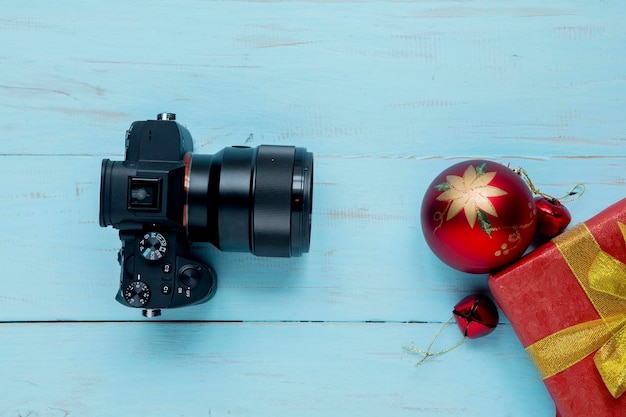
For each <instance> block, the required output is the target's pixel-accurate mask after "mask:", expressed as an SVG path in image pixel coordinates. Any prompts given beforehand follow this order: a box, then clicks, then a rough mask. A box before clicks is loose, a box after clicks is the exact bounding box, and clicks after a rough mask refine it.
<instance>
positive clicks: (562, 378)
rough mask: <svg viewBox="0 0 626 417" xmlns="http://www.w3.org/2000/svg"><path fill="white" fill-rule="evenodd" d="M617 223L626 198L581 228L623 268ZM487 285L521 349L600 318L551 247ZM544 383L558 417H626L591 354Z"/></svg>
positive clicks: (625, 400) (624, 250)
mask: <svg viewBox="0 0 626 417" xmlns="http://www.w3.org/2000/svg"><path fill="white" fill-rule="evenodd" d="M618 222H622V223H625V224H626V199H624V200H621V201H619V202H617V203H615V204H614V205H612V206H610V207H608V208H607V209H605V210H604V211H602V212H601V213H599V214H598V215H596V216H594V217H593V218H591V219H589V220H588V221H586V222H585V224H586V225H587V227H588V228H589V230H590V231H591V233H592V235H593V236H594V238H595V240H596V241H597V242H598V244H599V246H600V248H601V249H602V250H603V251H605V252H606V253H608V254H609V255H611V256H613V257H614V258H616V259H617V260H619V261H621V262H623V263H626V243H625V242H624V236H623V234H622V232H621V230H620V228H619V226H618ZM566 233H567V232H566ZM565 236H566V235H565ZM624 279H625V280H626V277H624ZM489 286H490V288H491V291H492V293H493V296H494V298H495V299H496V301H497V303H498V305H499V306H500V308H501V309H502V312H503V313H504V315H505V316H506V317H507V318H508V319H509V321H510V322H511V325H512V327H513V330H514V331H515V333H516V334H517V336H518V337H519V339H520V341H521V343H522V345H523V346H524V347H525V348H526V347H528V346H530V345H532V344H533V343H535V342H537V341H538V340H541V339H543V338H544V337H546V336H549V335H552V334H554V333H556V332H558V331H560V330H562V329H565V328H567V327H570V326H573V325H576V324H578V323H582V322H587V321H591V320H596V319H598V318H600V316H599V314H598V312H597V311H596V309H595V308H594V306H593V304H592V302H591V301H590V300H589V298H588V297H587V294H586V293H585V292H584V290H583V289H582V288H581V286H580V284H579V282H578V281H577V280H576V278H575V277H574V275H573V273H572V271H571V270H570V267H569V266H568V264H567V262H566V261H565V259H564V258H563V256H562V255H561V252H560V251H559V249H558V248H557V247H556V245H555V244H554V243H553V242H548V243H546V244H544V245H542V246H540V247H539V248H537V249H535V250H534V251H532V252H530V253H529V254H527V255H526V256H524V257H523V258H521V259H520V260H519V261H517V262H516V263H515V264H513V265H511V266H509V267H507V268H506V269H504V270H502V271H500V272H498V273H496V274H494V275H492V276H490V277H489ZM625 304H626V302H625ZM625 310H626V305H625ZM544 383H545V385H546V388H547V389H548V392H549V393H550V395H551V397H552V399H553V400H554V403H555V405H556V410H557V416H558V415H560V416H562V417H626V394H624V395H622V396H621V397H619V398H617V399H616V398H613V396H612V395H611V393H610V392H609V390H608V389H607V387H606V385H605V384H604V382H603V380H602V377H601V376H600V374H599V372H598V370H597V368H596V366H595V364H594V361H593V353H592V354H590V355H589V356H587V357H585V358H584V359H583V360H581V361H580V362H578V363H576V364H574V365H572V366H571V367H569V368H567V369H566V370H564V371H563V372H561V373H558V374H556V375H554V376H552V377H549V378H547V379H545V380H544Z"/></svg>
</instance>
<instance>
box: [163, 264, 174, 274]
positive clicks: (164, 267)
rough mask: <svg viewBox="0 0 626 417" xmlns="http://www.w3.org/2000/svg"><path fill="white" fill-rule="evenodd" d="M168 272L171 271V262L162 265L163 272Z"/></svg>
mask: <svg viewBox="0 0 626 417" xmlns="http://www.w3.org/2000/svg"><path fill="white" fill-rule="evenodd" d="M170 272H172V264H169V263H167V264H165V265H163V273H164V274H169V273H170Z"/></svg>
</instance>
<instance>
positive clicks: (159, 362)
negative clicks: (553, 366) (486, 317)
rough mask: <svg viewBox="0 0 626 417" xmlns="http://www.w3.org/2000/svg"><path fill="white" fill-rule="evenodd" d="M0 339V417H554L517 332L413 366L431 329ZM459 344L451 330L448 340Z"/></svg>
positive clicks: (202, 328) (221, 327)
mask: <svg viewBox="0 0 626 417" xmlns="http://www.w3.org/2000/svg"><path fill="white" fill-rule="evenodd" d="M0 330H1V332H2V343H1V344H0V354H1V355H0V356H1V357H2V358H3V362H2V363H3V365H2V373H1V374H0V384H1V385H2V387H3V388H2V397H1V400H0V416H3V417H4V416H6V417H9V416H10V417H13V416H18V415H21V416H27V415H40V416H71V415H89V416H110V415H119V416H131V415H151V416H154V417H160V416H172V415H176V416H198V415H207V416H225V415H229V416H249V415H255V416H280V415H289V416H294V415H297V416H319V415H361V416H375V415H394V416H399V417H401V416H436V415H446V416H449V417H457V416H458V417H468V416H470V417H472V416H476V417H478V416H484V415H485V410H488V411H489V414H490V415H506V416H511V417H536V416H549V415H553V414H554V406H553V405H552V403H551V401H550V399H549V397H548V395H547V393H546V391H545V388H544V387H543V384H542V383H541V382H540V381H539V379H538V377H537V376H536V373H535V371H534V369H533V368H532V366H531V365H530V363H529V361H528V359H527V357H526V355H525V353H524V351H523V350H522V348H521V346H520V345H519V343H518V342H517V340H516V339H515V337H514V336H513V334H512V332H511V329H510V327H509V326H502V327H501V328H499V329H497V330H496V332H494V333H492V334H491V335H489V336H488V337H486V338H484V339H478V340H475V341H470V342H468V343H466V344H465V345H463V346H461V347H459V348H458V349H457V350H456V351H453V352H450V353H448V354H446V355H444V356H441V357H438V358H431V360H430V361H429V362H425V363H424V364H423V365H422V366H421V367H418V368H415V367H414V366H413V365H414V363H415V362H416V360H417V359H418V358H417V356H416V355H412V354H409V353H406V352H404V351H403V350H402V348H401V346H403V345H405V344H408V343H410V341H411V340H412V339H414V340H415V341H416V343H418V344H420V343H421V344H424V343H425V344H427V343H428V341H430V339H431V338H432V336H433V334H434V333H435V332H436V330H437V325H424V324H374V323H370V324H363V323H362V324H340V323H273V324H272V323H207V324H202V323H169V324H168V323H152V324H148V323H143V324H141V323H135V324H133V323H65V324H62V323H59V324H13V325H7V324H4V325H0ZM458 337H459V334H458V331H457V330H456V329H453V328H452V327H450V328H449V329H446V330H445V331H444V333H443V334H442V340H441V343H442V344H444V346H445V343H451V342H453V341H454V340H458ZM513 375H514V377H512V376H513ZM511 392H517V393H518V394H519V395H511ZM520 393H521V394H520ZM530 398H532V401H528V399H530Z"/></svg>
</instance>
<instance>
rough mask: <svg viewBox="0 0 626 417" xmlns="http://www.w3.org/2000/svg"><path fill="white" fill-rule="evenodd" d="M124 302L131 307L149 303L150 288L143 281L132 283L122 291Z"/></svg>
mask: <svg viewBox="0 0 626 417" xmlns="http://www.w3.org/2000/svg"><path fill="white" fill-rule="evenodd" d="M124 300H126V302H127V303H128V304H129V305H131V306H133V307H141V306H144V305H146V303H148V301H150V287H149V286H148V284H146V283H145V282H143V281H133V282H131V283H130V284H128V286H127V287H126V289H125V290H124Z"/></svg>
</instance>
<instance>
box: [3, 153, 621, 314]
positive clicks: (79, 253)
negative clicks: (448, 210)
mask: <svg viewBox="0 0 626 417" xmlns="http://www.w3.org/2000/svg"><path fill="white" fill-rule="evenodd" d="M456 161H457V160H456V159H454V160H450V159H442V158H438V159H421V160H420V159H414V158H386V157H364V158H343V157H331V156H321V157H320V158H318V159H317V162H316V169H315V175H316V177H315V179H316V184H315V188H314V213H313V225H312V241H311V251H310V253H308V254H305V255H304V256H303V257H301V258H291V259H277V258H257V257H254V256H252V255H250V254H241V253H223V252H219V251H217V250H216V249H215V248H213V247H212V246H211V245H209V244H200V243H199V244H194V246H193V247H194V250H193V253H194V255H196V256H197V257H198V258H200V259H202V260H204V261H206V262H208V263H210V264H212V265H213V266H214V267H215V268H216V270H217V272H218V274H219V277H220V278H219V279H220V281H219V289H218V292H217V295H216V296H215V297H214V299H213V300H211V301H210V302H209V303H208V304H205V305H201V306H197V307H191V308H185V309H181V310H170V311H168V312H167V313H166V314H165V315H164V316H163V318H164V319H166V320H167V319H193V320H198V319H199V320H253V321H256V320H330V321H344V320H347V321H353V320H356V321H365V320H384V321H416V320H417V321H429V322H441V321H444V320H445V319H446V318H447V316H448V314H449V312H450V309H451V308H452V306H453V305H454V304H455V303H456V302H457V301H458V300H460V299H461V298H462V297H463V296H464V295H466V294H468V293H470V292H474V291H486V280H485V275H477V276H474V275H469V274H464V273H460V272H458V271H455V270H452V269H451V268H449V267H447V266H446V265H444V264H443V263H441V262H440V261H439V260H438V259H437V258H435V256H434V255H433V254H432V253H431V252H430V250H429V249H428V247H427V246H426V245H425V241H424V239H423V237H422V232H421V229H420V223H419V207H420V204H421V196H422V195H423V193H424V192H425V189H426V187H427V186H428V182H430V181H431V179H432V178H434V176H435V175H436V173H438V172H440V171H441V170H442V169H444V168H445V167H447V166H449V165H450V164H452V163H454V162H456ZM509 161H510V162H511V163H512V164H513V166H518V165H523V166H525V167H526V169H527V170H528V172H529V173H530V174H531V175H532V176H533V178H534V179H535V183H536V186H537V187H539V188H540V189H542V190H543V191H545V192H548V193H553V194H554V195H559V194H563V193H565V192H566V191H567V190H569V188H570V187H571V186H572V185H574V184H575V183H577V182H585V183H586V184H587V191H586V193H585V194H584V195H583V197H582V198H581V199H579V200H577V201H575V202H572V203H570V204H568V206H569V207H570V210H571V211H572V213H573V216H574V220H573V222H574V223H576V222H578V221H583V220H585V219H587V218H589V217H591V216H592V215H593V214H595V213H597V212H598V211H600V210H602V209H603V208H604V207H605V206H606V205H608V204H610V202H612V201H617V200H618V199H619V198H621V197H623V196H624V195H625V194H626V193H625V189H624V182H623V176H622V170H621V169H616V168H615V167H620V166H623V165H624V158H623V157H615V158H584V159H571V158H553V159H548V160H544V159H519V158H510V159H509V158H506V159H504V158H503V159H502V162H504V163H507V162H509ZM0 165H1V166H2V167H3V169H4V172H6V173H7V174H8V175H4V176H1V177H0V190H1V191H0V202H1V203H0V228H1V230H3V232H4V234H5V237H6V238H5V239H2V240H0V253H2V254H3V256H5V257H6V258H5V259H7V260H11V262H7V263H5V266H4V268H5V274H6V275H5V276H7V277H10V279H7V280H5V283H4V290H3V292H2V294H0V320H4V321H21V320H134V319H138V318H139V312H138V311H137V310H135V309H129V308H126V307H123V306H121V305H118V304H117V303H116V302H115V301H114V300H113V296H114V294H115V293H116V291H117V290H116V286H117V285H118V280H119V265H118V263H117V261H116V259H117V251H118V250H119V247H120V242H119V239H118V237H117V232H116V231H115V230H114V229H112V228H108V229H103V228H101V227H99V225H98V220H97V219H98V200H99V176H100V158H97V157H62V156H58V157H45V156H41V157H34V156H28V157H27V156H21V157H1V158H0ZM612 167H613V168H612ZM16 179H18V180H17V181H16Z"/></svg>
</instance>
